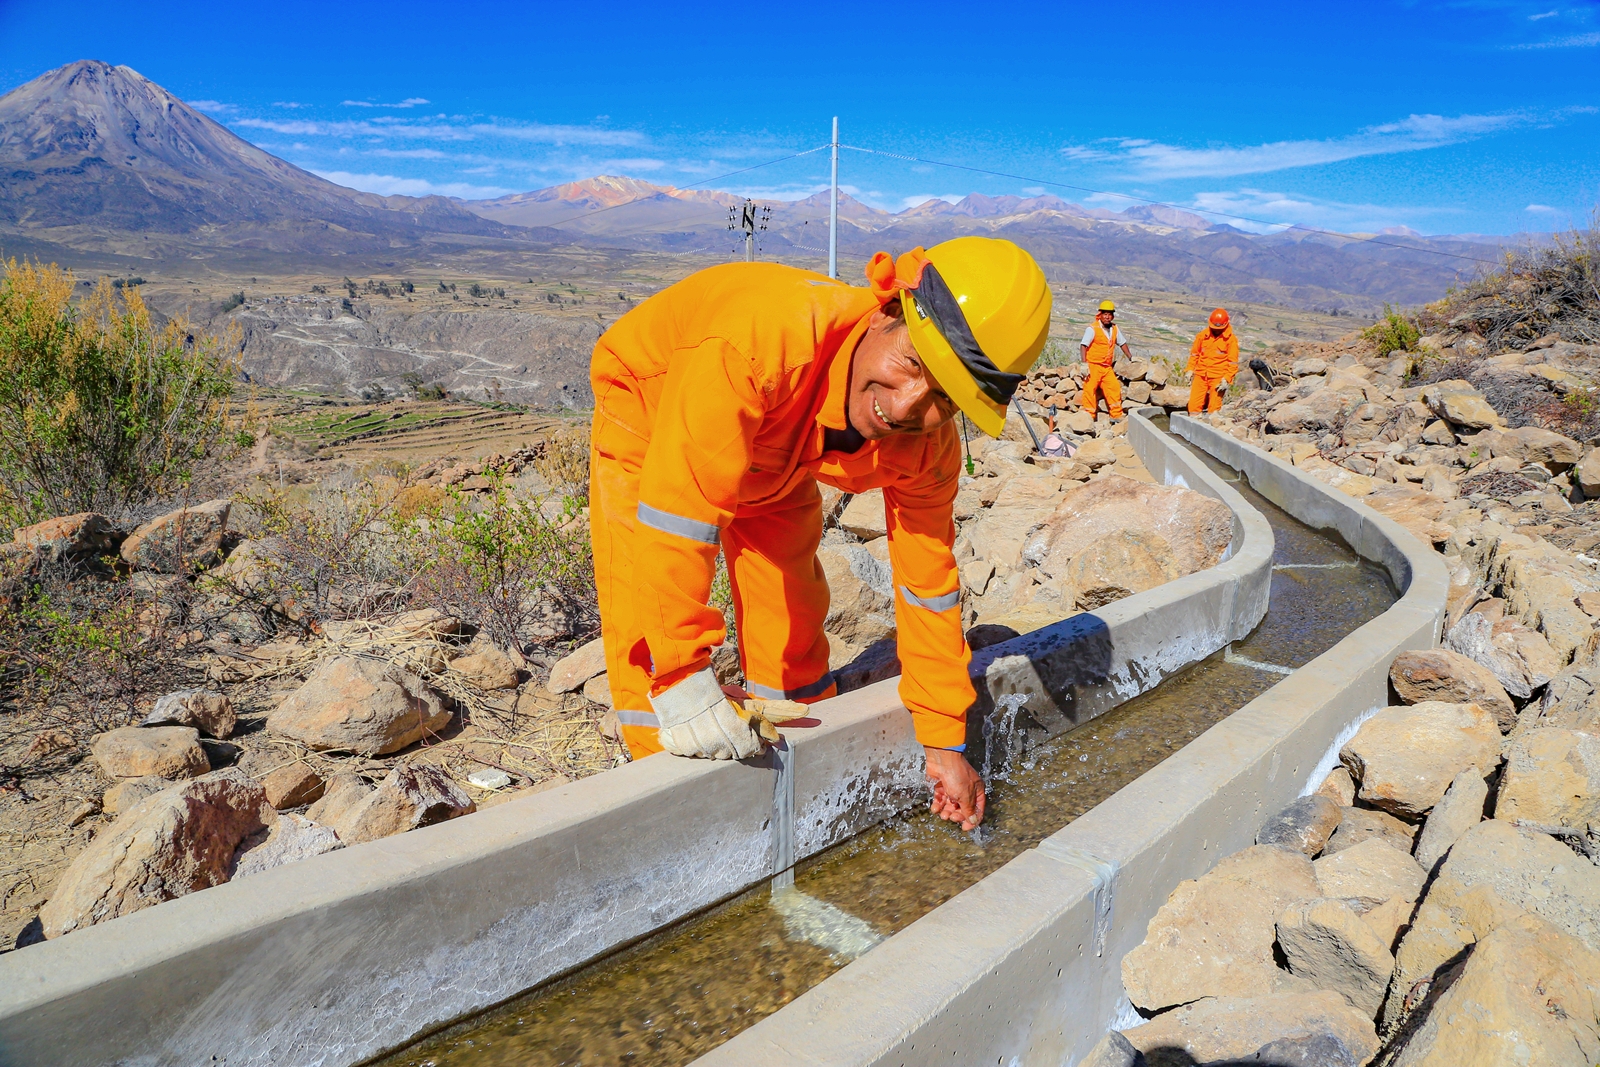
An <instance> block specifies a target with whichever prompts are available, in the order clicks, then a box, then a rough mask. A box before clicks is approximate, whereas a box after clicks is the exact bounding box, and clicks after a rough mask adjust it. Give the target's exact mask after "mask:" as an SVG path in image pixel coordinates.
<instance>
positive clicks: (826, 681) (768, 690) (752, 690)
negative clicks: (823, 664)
mask: <svg viewBox="0 0 1600 1067" xmlns="http://www.w3.org/2000/svg"><path fill="white" fill-rule="evenodd" d="M833 686H834V680H833V672H832V671H829V672H828V673H827V674H824V675H823V676H822V677H821V678H818V679H817V680H816V681H814V682H812V683H811V684H810V685H802V686H798V687H796V688H794V689H776V688H774V687H772V686H770V685H762V684H761V683H760V682H752V681H749V680H748V679H747V680H746V681H745V683H744V688H745V691H746V692H748V693H749V694H750V695H751V696H753V697H760V698H761V699H763V700H807V699H809V698H811V697H820V696H822V695H824V694H825V693H827V691H828V690H830V689H832V688H833Z"/></svg>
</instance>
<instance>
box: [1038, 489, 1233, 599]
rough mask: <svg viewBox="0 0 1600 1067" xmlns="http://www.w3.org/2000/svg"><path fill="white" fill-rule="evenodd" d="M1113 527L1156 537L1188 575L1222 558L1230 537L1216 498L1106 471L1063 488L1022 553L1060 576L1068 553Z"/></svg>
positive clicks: (1228, 519) (1227, 515)
mask: <svg viewBox="0 0 1600 1067" xmlns="http://www.w3.org/2000/svg"><path fill="white" fill-rule="evenodd" d="M1118 530H1132V531H1135V532H1137V533H1143V534H1155V535H1157V536H1159V537H1161V538H1162V539H1163V540H1165V541H1166V542H1167V544H1168V546H1169V547H1170V548H1171V551H1172V556H1173V558H1174V559H1175V560H1176V561H1177V565H1178V570H1179V573H1180V574H1193V573H1194V572H1195V571H1199V570H1204V569H1205V568H1207V567H1211V566H1215V565H1216V564H1217V562H1218V561H1220V560H1221V559H1222V555H1223V553H1224V552H1226V551H1227V548H1228V544H1229V542H1230V541H1231V540H1232V539H1233V515H1232V513H1231V512H1229V511H1228V509H1227V507H1226V506H1225V505H1223V504H1222V502H1221V501H1217V500H1212V499H1211V498H1210V497H1207V496H1202V495H1201V494H1199V493H1195V492H1191V491H1190V490H1187V489H1183V488H1181V487H1179V486H1167V485H1152V484H1149V483H1146V482H1136V481H1134V480H1133V479H1131V478H1124V477H1121V476H1120V475H1112V476H1110V477H1106V478H1103V479H1100V480H1098V481H1092V482H1089V483H1088V484H1086V485H1082V486H1078V487H1076V488H1073V489H1071V490H1068V492H1067V494H1066V495H1065V496H1064V497H1062V498H1061V504H1060V505H1059V506H1058V507H1057V508H1056V509H1055V512H1054V513H1053V514H1052V515H1051V516H1050V520H1049V524H1048V526H1047V527H1046V528H1045V529H1044V530H1042V531H1041V532H1040V533H1039V534H1037V535H1035V536H1034V537H1032V538H1030V539H1029V540H1028V542H1027V544H1026V546H1025V548H1024V550H1023V557H1024V559H1026V560H1027V561H1028V562H1030V563H1034V564H1036V565H1037V566H1038V567H1039V570H1040V572H1041V573H1042V574H1043V575H1044V576H1045V577H1046V578H1060V577H1064V576H1065V575H1066V572H1067V567H1068V564H1069V563H1070V562H1071V561H1072V559H1073V558H1074V557H1076V556H1077V555H1078V554H1079V553H1081V552H1083V551H1084V550H1085V549H1087V548H1089V547H1090V546H1092V545H1094V544H1095V543H1096V542H1098V541H1101V540H1103V539H1105V538H1107V537H1108V536H1109V535H1111V534H1113V533H1115V532H1117V531H1118Z"/></svg>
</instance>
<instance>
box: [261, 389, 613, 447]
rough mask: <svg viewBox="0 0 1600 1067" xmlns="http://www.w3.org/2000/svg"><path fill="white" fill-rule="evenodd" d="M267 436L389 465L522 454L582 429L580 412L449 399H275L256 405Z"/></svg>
mask: <svg viewBox="0 0 1600 1067" xmlns="http://www.w3.org/2000/svg"><path fill="white" fill-rule="evenodd" d="M258 403H259V404H260V405H261V407H262V408H263V409H264V412H265V413H266V415H267V417H268V419H269V420H270V421H269V426H270V428H271V429H270V432H271V433H273V434H275V435H278V436H280V437H283V438H286V439H288V440H290V441H293V442H294V443H295V444H297V445H299V446H301V447H302V448H304V449H306V450H307V451H311V452H313V453H315V455H316V458H317V459H319V460H335V459H337V460H347V461H356V462H360V461H363V460H371V459H379V458H383V459H389V460H393V461H396V462H400V463H408V464H409V463H417V462H422V461H425V460H429V459H435V458H438V457H442V456H455V457H457V458H460V459H473V458H476V457H479V456H487V455H491V454H493V453H496V452H500V453H510V452H514V451H516V450H517V449H519V448H526V447H528V446H529V445H532V444H533V443H534V442H536V441H539V440H541V439H543V438H544V437H546V436H548V435H549V434H550V433H551V431H553V430H555V429H558V428H560V427H561V426H564V425H568V424H572V423H586V422H587V421H588V415H587V414H585V413H571V414H562V415H551V414H548V413H537V414H535V413H531V412H526V411H522V410H519V409H515V408H511V407H509V406H503V407H499V408H496V407H491V406H488V405H481V404H468V403H459V402H454V401H449V400H444V401H428V400H412V401H405V400H391V401H384V402H379V403H373V402H370V401H359V400H347V399H344V398H340V397H326V396H321V397H310V396H295V395H292V394H283V395H280V396H276V397H268V398H265V399H263V400H259V401H258Z"/></svg>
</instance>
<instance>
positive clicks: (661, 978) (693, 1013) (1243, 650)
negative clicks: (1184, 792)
mask: <svg viewBox="0 0 1600 1067" xmlns="http://www.w3.org/2000/svg"><path fill="white" fill-rule="evenodd" d="M1212 466H1213V469H1215V470H1217V472H1218V473H1219V474H1220V475H1222V476H1223V477H1226V478H1227V479H1228V480H1230V481H1234V482H1235V485H1236V488H1238V489H1239V491H1240V492H1241V493H1242V494H1243V495H1244V496H1245V498H1246V499H1247V500H1248V501H1249V502H1250V503H1251V504H1253V505H1254V506H1255V507H1256V508H1257V509H1259V510H1260V511H1261V513H1262V514H1263V515H1265V516H1266V517H1267V520H1268V521H1269V522H1270V523H1271V525H1272V528H1273V533H1274V535H1275V538H1276V547H1275V551H1274V558H1273V565H1274V569H1273V576H1272V597H1271V604H1270V607H1269V610H1268V614H1267V617H1266V619H1265V620H1263V622H1262V623H1261V625H1260V626H1259V627H1258V628H1257V629H1256V631H1255V632H1254V633H1252V634H1251V635H1250V636H1249V637H1248V638H1246V639H1245V640H1243V641H1239V642H1236V643H1235V644H1234V645H1233V646H1232V647H1231V648H1230V649H1229V650H1228V651H1227V653H1226V654H1219V655H1217V656H1214V657H1212V658H1211V659H1208V660H1206V661H1204V662H1202V663H1199V664H1197V665H1195V666H1194V667H1192V668H1190V669H1189V670H1187V671H1185V672H1184V673H1182V674H1180V675H1178V676H1176V677H1174V678H1171V679H1168V680H1167V681H1166V682H1164V683H1163V684H1162V685H1160V686H1159V687H1157V688H1156V689H1154V690H1152V691H1151V692H1149V693H1146V694H1144V695H1143V696H1141V697H1138V698H1136V699H1134V700H1132V701H1129V702H1128V703H1127V704H1124V705H1122V706H1121V707H1119V708H1116V709H1115V710H1113V711H1111V712H1109V713H1107V714H1105V715H1103V716H1101V717H1100V718H1098V719H1096V720H1094V721H1093V722H1091V723H1088V724H1086V725H1084V726H1082V727H1079V728H1077V729H1075V730H1073V731H1070V732H1068V733H1066V734H1063V735H1061V736H1059V737H1057V738H1054V739H1052V740H1050V741H1046V742H1043V743H1040V744H1037V745H1035V746H1033V747H1032V748H1024V749H1023V750H1022V752H1021V755H1020V757H1019V758H1017V759H1016V760H1014V761H1013V764H1012V766H1010V767H1009V768H1007V769H1006V770H1005V771H1003V772H1001V773H999V774H996V775H995V776H994V777H993V780H992V781H991V783H990V801H989V815H988V819H987V820H986V822H985V824H984V832H983V833H982V834H981V835H978V836H979V837H980V838H981V839H982V840H983V841H984V843H983V844H979V843H978V841H976V840H974V835H970V834H963V833H961V832H960V831H959V830H957V829H956V828H955V827H953V826H951V825H950V824H948V823H944V822H941V821H939V820H936V819H934V818H932V817H931V816H930V815H928V813H927V812H926V811H918V812H915V813H911V814H908V815H906V816H902V817H901V818H898V819H894V820H891V821H890V822H888V823H885V824H883V825H881V826H878V827H876V828H874V829H872V830H869V831H867V832H866V833H864V834H861V835H860V836H858V837H856V838H854V839H852V840H850V841H847V842H845V843H843V844H841V845H839V846H837V847H835V848H833V849H831V850H829V851H827V852H824V853H822V854H821V855H818V856H816V857H814V858H812V859H811V860H809V861H807V862H805V863H804V864H802V865H801V866H800V867H799V868H798V870H797V871H796V874H795V886H794V889H793V890H792V891H778V892H776V893H774V892H773V891H769V890H768V889H767V888H765V887H763V888H760V889H756V890H752V891H751V892H749V893H746V894H744V895H742V896H740V897H738V898H736V899H735V900H733V901H731V902H728V903H726V904H723V905H721V906H720V907H717V908H714V909H712V910H711V911H709V912H707V913H704V914H702V915H700V916H697V917H695V918H692V919H689V920H686V921H685V922H683V923H680V924H678V925H676V926H674V927H671V928H669V929H667V930H665V931H663V932H661V933H659V934H657V935H655V936H653V937H651V938H649V939H648V940H646V941H644V942H641V943H640V944H638V945H635V946H633V947H632V948H629V949H626V950H624V951H622V952H620V953H617V954H615V955H612V956H610V957H608V958H606V959H604V960H601V961H599V962H597V963H595V964H592V965H590V966H589V967H586V968H584V969H582V970H580V971H579V972H577V973H576V974H574V975H572V976H570V977H568V978H566V979H564V980H561V981H559V982H556V983H554V984H551V985H546V986H544V987H542V988H540V989H537V990H535V991H533V992H530V993H528V994H525V995H523V996H522V997H520V998H518V999H516V1000H514V1001H512V1002H510V1003H508V1004H506V1005H503V1006H501V1007H499V1008H496V1009H493V1010H491V1011H489V1012H486V1013H483V1014H481V1015H478V1016H476V1017H474V1018H472V1019H469V1020H466V1021H465V1022H462V1023H458V1024H456V1025H455V1026H453V1027H451V1028H449V1029H447V1030H445V1031H442V1032H440V1033H439V1034H436V1035H434V1036H433V1037H430V1038H427V1039H425V1040H423V1041H421V1042H419V1043H418V1044H416V1045H413V1046H412V1047H410V1048H408V1049H406V1050H404V1051H403V1052H400V1053H397V1054H396V1055H394V1056H391V1057H388V1058H385V1059H384V1060H382V1061H380V1062H381V1063H382V1064H383V1065H384V1067H578V1065H583V1067H600V1065H612V1064H629V1065H635V1064H638V1065H643V1064H648V1065H652V1067H677V1065H681V1064H686V1063H689V1062H690V1061H692V1060H693V1059H695V1058H696V1057H697V1056H700V1055H702V1054H703V1053H705V1052H707V1051H709V1050H711V1049H712V1048H715V1047H716V1046H717V1045H720V1044H721V1043H722V1042H724V1041H726V1040H728V1039H729V1038H731V1037H732V1036H733V1035H734V1034H737V1033H738V1032H740V1031H741V1030H744V1029H745V1028H747V1027H749V1026H752V1025H754V1024H755V1023H756V1022H759V1021H760V1020H761V1019H762V1018H764V1017H765V1016H767V1015H770V1014H771V1013H773V1012H775V1011H777V1010H778V1009H779V1008H781V1007H783V1006H784V1005H785V1004H787V1003H789V1002H790V1001H792V1000H794V999H795V998H796V997H798V996H799V995H800V994H802V993H804V992H805V991H806V990H807V989H810V988H811V987H812V986H815V985H816V984H818V983H819V982H821V981H822V980H823V979H825V978H827V977H828V975H830V974H832V973H833V972H834V971H836V970H838V969H839V968H841V967H843V966H845V965H846V964H848V963H849V962H850V959H852V958H854V956H856V955H859V954H860V953H861V952H863V951H867V950H870V947H871V945H872V944H874V943H876V941H877V940H879V939H881V938H882V937H886V936H888V935H890V934H893V933H894V932H895V931H897V930H900V929H903V928H904V927H906V926H908V925H909V924H911V923H912V922H913V921H915V920H916V919H917V918H919V917H920V916H922V915H925V914H927V913H928V912H929V911H931V910H932V909H934V908H936V907H938V906H939V905H940V904H942V903H944V902H945V901H946V900H949V899H950V898H951V897H953V896H955V895H956V894H957V893H959V892H961V890H963V889H965V888H967V887H968V886H970V885H972V884H973V883H975V882H977V881H978V880H980V879H981V878H983V877H984V876H985V875H987V874H990V873H991V872H993V871H995V870H996V869H998V868H999V867H1000V866H1002V865H1003V864H1005V863H1006V862H1007V861H1008V860H1010V859H1012V858H1013V857H1015V856H1016V855H1017V854H1019V853H1020V852H1022V851H1024V850H1026V849H1029V848H1032V847H1034V846H1035V845H1037V844H1038V843H1039V842H1040V841H1042V840H1043V839H1044V838H1046V837H1048V836H1049V835H1050V834H1053V833H1055V832H1056V831H1057V830H1059V829H1061V828H1062V827H1063V826H1065V825H1066V824H1068V823H1070V822H1071V821H1072V820H1073V819H1075V818H1077V817H1078V816H1079V815H1081V814H1083V813H1084V812H1085V811H1088V810H1089V809H1090V808H1092V807H1094V806H1095V805H1096V804H1098V803H1100V802H1101V801H1102V800H1105V799H1106V798H1107V797H1109V796H1110V795H1111V794H1112V793H1114V792H1116V791H1117V790H1118V789H1121V788H1122V787H1123V786H1125V785H1127V784H1128V783H1129V782H1131V781H1133V780H1134V779H1135V778H1137V777H1138V776H1139V775H1141V774H1143V773H1144V772H1145V771H1147V770H1149V769H1151V768H1152V767H1154V766H1156V765H1157V764H1158V763H1160V762H1161V761H1162V760H1164V759H1166V758H1167V756H1169V755H1171V754H1172V753H1173V752H1175V751H1177V750H1178V749H1181V748H1182V747H1183V746H1184V745H1186V744H1188V743H1189V742H1190V741H1191V740H1193V739H1194V738H1195V737H1197V736H1199V735H1200V734H1201V733H1203V732H1204V731H1205V730H1206V729H1208V728H1209V727H1211V726H1212V725H1214V724H1215V723H1217V722H1219V721H1221V720H1222V719H1223V718H1225V717H1226V716H1227V715H1229V714H1231V713H1232V712H1234V711H1236V710H1237V709H1239V708H1240V707H1243V706H1244V705H1245V704H1246V703H1248V702H1249V701H1250V700H1251V699H1253V698H1254V697H1256V696H1257V695H1259V694H1260V693H1262V692H1265V691H1266V690H1267V689H1269V688H1271V687H1272V685H1273V684H1275V683H1276V682H1278V681H1280V680H1281V679H1282V678H1283V676H1284V672H1285V671H1286V670H1287V669H1292V668H1295V667H1299V666H1302V665H1304V664H1305V663H1308V662H1309V661H1310V660H1312V659H1313V658H1315V657H1316V656H1318V655H1320V654H1321V653H1323V652H1324V651H1326V650H1327V649H1328V648H1330V647H1332V646H1333V645H1334V644H1335V643H1337V642H1338V641H1339V640H1340V639H1341V638H1342V637H1344V636H1345V635H1346V634H1348V633H1350V632H1351V631H1352V630H1354V629H1356V628H1357V627H1359V626H1360V625H1362V624H1363V623H1365V622H1367V621H1368V620H1370V619H1372V618H1375V617H1376V616H1378V615H1380V614H1382V613H1383V612H1384V611H1385V610H1387V609H1388V607H1389V606H1390V605H1391V604H1392V603H1394V601H1395V600H1396V599H1397V593H1396V591H1395V590H1394V589H1393V587H1392V586H1391V584H1390V582H1389V579H1388V576H1387V574H1386V573H1384V572H1383V571H1382V570H1381V569H1379V568H1377V567H1375V566H1373V565H1371V564H1369V563H1366V562H1363V561H1361V560H1359V559H1358V558H1357V557H1356V555H1355V553H1354V552H1352V551H1351V550H1350V549H1349V548H1348V547H1347V546H1346V545H1345V544H1344V543H1343V542H1342V541H1340V540H1339V539H1338V538H1337V536H1335V535H1331V534H1328V533H1322V532H1318V531H1315V530H1311V529H1309V528H1308V527H1306V526H1303V525H1301V524H1300V523H1298V522H1296V521H1295V520H1294V519H1292V518H1290V517H1289V516H1288V515H1287V514H1285V513H1284V512H1282V511H1280V510H1279V509H1278V508H1276V507H1274V506H1273V505H1272V504H1270V503H1268V502H1267V501H1266V500H1264V499H1262V498H1261V497H1260V496H1259V495H1257V494H1256V493H1254V492H1253V491H1251V490H1250V488H1249V486H1248V484H1246V483H1244V482H1242V481H1239V480H1237V475H1235V474H1234V472H1232V471H1230V470H1227V469H1226V468H1223V467H1220V466H1218V465H1216V464H1214V463H1213V464H1212ZM1273 668H1277V669H1276V670H1274V669H1273ZM1010 747H1011V746H1008V748H1010ZM905 980H906V981H908V982H914V981H916V976H915V975H906V976H905ZM864 1010H870V1007H869V1006H864Z"/></svg>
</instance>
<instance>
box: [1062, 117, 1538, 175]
mask: <svg viewBox="0 0 1600 1067" xmlns="http://www.w3.org/2000/svg"><path fill="white" fill-rule="evenodd" d="M1533 121H1534V119H1533V118H1532V117H1531V116H1527V115H1521V114H1514V113H1508V114H1500V115H1457V116H1453V117H1447V116H1444V115H1411V116H1409V117H1408V118H1404V119H1401V120H1400V121H1398V122H1388V123H1383V124H1382V125H1378V126H1369V127H1367V128H1366V129H1363V130H1359V131H1357V132H1356V133H1353V134H1350V135H1348V136H1345V137H1334V138H1329V139H1326V140H1320V141H1312V140H1300V141H1274V142H1272V143H1270V144H1262V145H1252V146H1249V147H1245V148H1182V147H1179V146H1176V145H1167V144H1161V143H1160V142H1157V141H1146V140H1134V139H1127V140H1123V141H1120V142H1118V148H1119V149H1121V151H1120V152H1119V153H1117V154H1116V155H1115V156H1114V157H1113V158H1118V159H1121V160H1122V161H1124V162H1126V163H1128V164H1130V165H1131V166H1132V168H1133V170H1134V172H1135V173H1136V174H1138V175H1139V176H1141V177H1146V178H1152V179H1157V180H1161V179H1168V178H1226V177H1234V176H1236V175H1241V174H1265V173H1267V172H1270V171H1276V170H1288V169H1291V168H1294V167H1311V166H1318V165H1321V164H1325V163H1337V162H1340V161H1341V160H1346V159H1356V158H1359V157H1362V156H1377V155H1389V154H1392V153H1396V152H1417V151H1421V150H1423V149H1428V148H1442V147H1444V146H1446V145H1452V144H1460V143H1462V142H1463V141H1472V140H1476V139H1477V138H1480V137H1486V136H1488V135H1490V134H1494V133H1499V132H1501V131H1503V130H1507V129H1512V128H1515V127H1518V126H1524V125H1528V124H1529V123H1531V122H1533ZM1079 158H1083V157H1079Z"/></svg>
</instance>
